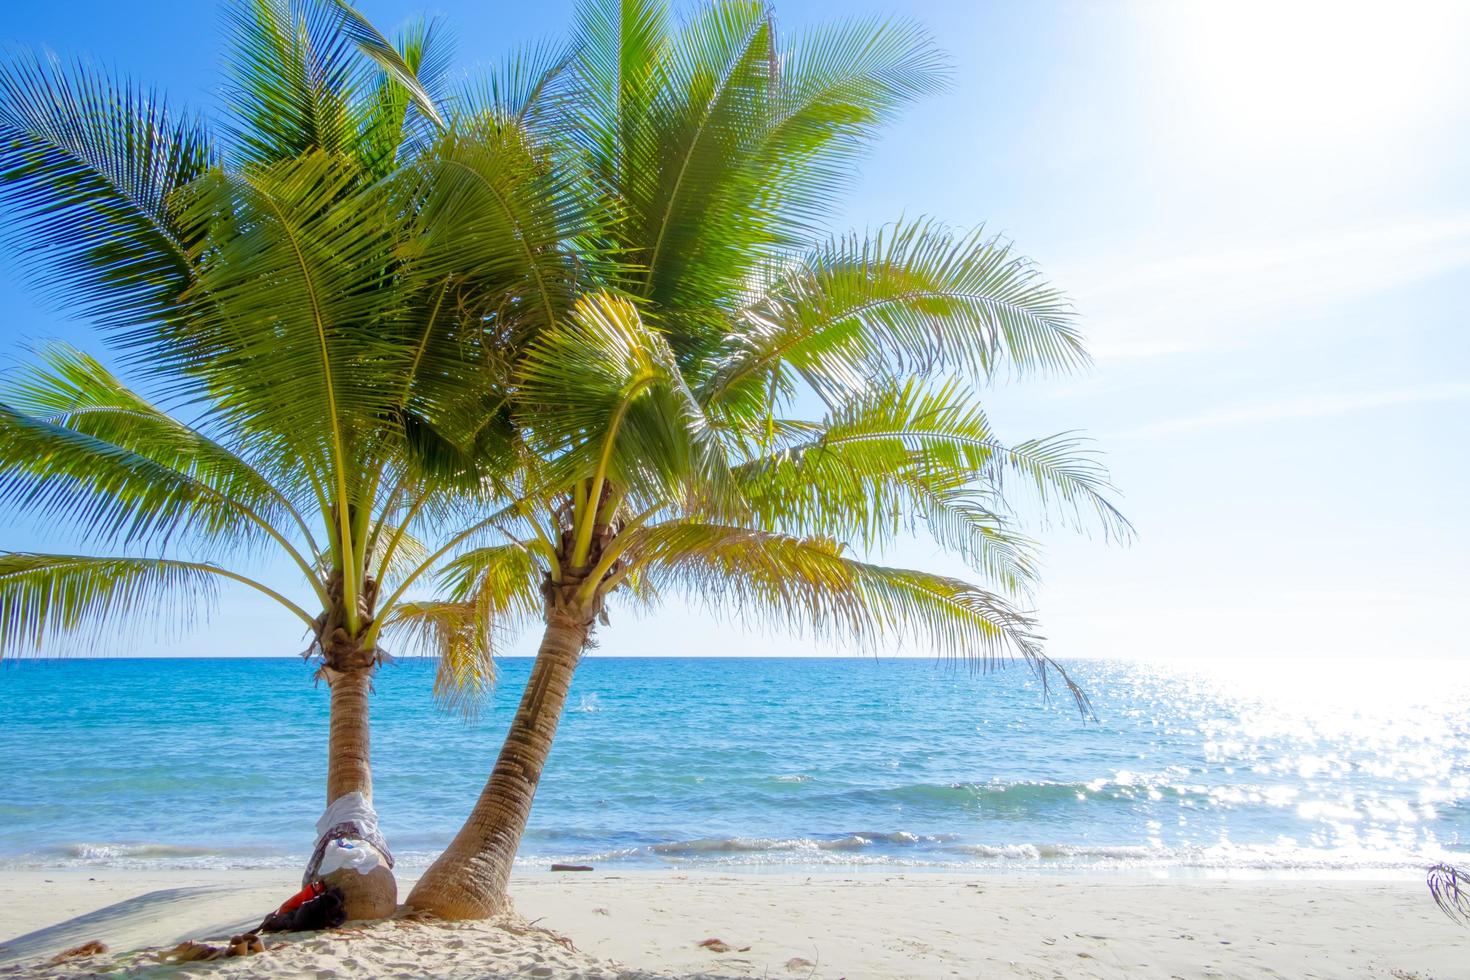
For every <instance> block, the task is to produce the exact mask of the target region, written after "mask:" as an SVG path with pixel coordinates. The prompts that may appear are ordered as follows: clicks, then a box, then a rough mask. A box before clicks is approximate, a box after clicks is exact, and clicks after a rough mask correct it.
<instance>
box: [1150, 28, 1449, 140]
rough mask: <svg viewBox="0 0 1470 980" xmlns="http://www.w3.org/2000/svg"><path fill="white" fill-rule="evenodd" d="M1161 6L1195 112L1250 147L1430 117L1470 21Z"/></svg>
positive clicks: (1361, 135) (1363, 134)
mask: <svg viewBox="0 0 1470 980" xmlns="http://www.w3.org/2000/svg"><path fill="white" fill-rule="evenodd" d="M1153 9H1154V10H1155V12H1156V14H1157V16H1158V17H1159V18H1160V21H1161V23H1162V24H1163V25H1164V41H1165V46H1166V47H1167V48H1168V50H1169V51H1170V52H1171V53H1172V54H1173V56H1174V57H1175V58H1177V59H1178V60H1179V61H1180V62H1181V63H1182V64H1181V66H1180V67H1181V74H1182V75H1183V77H1184V78H1185V79H1186V80H1187V81H1186V92H1187V93H1188V94H1189V95H1190V96H1192V98H1191V100H1190V101H1191V108H1192V110H1199V111H1200V113H1201V115H1202V117H1203V118H1202V119H1201V121H1202V122H1204V123H1205V124H1207V125H1212V126H1219V127H1222V128H1224V129H1225V130H1227V131H1228V134H1229V135H1230V136H1231V137H1232V138H1233V139H1234V140H1236V141H1239V142H1240V143H1241V144H1242V148H1243V149H1247V150H1252V149H1266V148H1272V147H1279V146H1281V145H1283V144H1285V145H1289V144H1292V143H1294V142H1296V141H1298V140H1301V139H1304V138H1305V139H1312V138H1314V137H1316V138H1327V139H1332V140H1334V141H1336V140H1348V141H1352V140H1367V139H1371V138H1376V137H1382V136H1383V135H1384V134H1385V133H1391V132H1394V131H1397V130H1400V129H1403V128H1405V127H1412V126H1414V125H1416V124H1419V123H1422V122H1424V121H1426V120H1428V119H1430V118H1431V117H1432V116H1433V115H1434V109H1435V107H1437V106H1439V105H1442V104H1443V103H1444V101H1445V98H1446V97H1447V95H1448V94H1450V93H1448V92H1446V89H1447V87H1448V82H1447V79H1448V75H1449V72H1450V68H1451V66H1452V63H1453V59H1454V58H1455V57H1456V56H1457V50H1458V49H1459V48H1460V47H1461V46H1462V41H1463V39H1464V38H1465V36H1466V29H1467V26H1470V5H1466V4H1460V3H1451V2H1433V0H1421V2H1409V3H1373V4H1365V3H1329V2H1321V0H1287V2H1260V0H1247V2H1242V3H1179V4H1166V5H1160V6H1159V7H1157V8H1153ZM1222 135H1225V134H1222Z"/></svg>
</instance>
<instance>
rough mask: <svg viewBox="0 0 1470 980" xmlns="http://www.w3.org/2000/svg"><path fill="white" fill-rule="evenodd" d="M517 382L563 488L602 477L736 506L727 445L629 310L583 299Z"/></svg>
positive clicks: (527, 417) (528, 420)
mask: <svg viewBox="0 0 1470 980" xmlns="http://www.w3.org/2000/svg"><path fill="white" fill-rule="evenodd" d="M517 379H518V389H519V390H518V397H519V401H520V403H521V405H522V408H521V411H520V417H521V420H522V422H523V423H524V424H525V425H526V426H527V427H528V430H529V431H530V432H531V433H532V440H533V442H535V443H536V444H537V445H538V446H539V448H540V449H541V451H542V452H543V453H544V454H545V455H546V456H547V457H549V458H554V459H555V464H554V467H555V469H556V470H557V471H558V472H559V473H560V474H561V475H562V476H561V478H562V479H563V480H565V481H567V482H570V481H571V480H573V479H578V478H586V477H589V476H591V475H592V474H593V473H594V471H596V470H598V469H599V468H601V469H603V470H604V471H605V473H606V474H607V475H608V476H609V477H610V478H611V479H613V480H614V481H615V482H616V483H617V484H618V485H620V486H622V487H624V488H627V489H629V490H631V491H632V492H634V493H637V494H640V495H644V496H647V497H650V498H655V499H658V498H667V497H669V496H673V497H675V498H677V499H687V500H690V501H691V502H692V500H693V499H694V497H695V496H698V497H700V498H704V499H707V500H709V501H710V502H711V505H712V506H725V505H729V504H730V502H731V494H732V492H733V486H732V484H731V480H730V475H729V469H728V464H727V460H726V458H725V455H724V451H723V446H722V445H721V444H720V441H719V439H718V437H717V434H716V433H715V432H714V430H713V428H712V427H711V426H710V424H709V421H708V419H706V418H705V416H704V413H703V412H702V410H701V409H700V407H699V405H698V403H697V402H695V400H694V396H693V394H692V392H690V391H689V389H688V388H687V387H686V386H685V385H684V382H683V376H682V374H681V373H680V372H679V370H678V366H677V365H676V364H675V362H674V357H673V352H672V351H671V350H670V349H669V345H668V343H667V341H665V340H664V338H663V337H662V335H660V334H659V333H658V332H657V331H655V330H652V329H650V328H649V327H648V326H647V325H646V324H644V323H643V321H642V319H641V318H640V317H639V314H638V310H637V308H636V307H635V306H634V305H633V304H632V303H631V302H630V301H628V300H626V299H622V298H619V297H616V296H612V295H611V294H607V293H600V294H596V295H593V296H588V297H584V298H583V299H582V300H580V301H579V302H578V303H577V305H576V307H575V309H574V310H573V312H572V315H571V316H570V317H569V318H568V319H566V320H565V321H563V322H562V323H561V324H559V325H558V326H557V327H556V328H555V329H553V330H551V331H549V332H547V333H546V334H544V335H542V336H541V337H540V338H539V339H538V341H537V342H536V343H535V344H534V345H533V346H532V347H531V348H530V349H529V350H528V351H527V353H526V355H525V357H524V358H523V360H522V362H521V364H520V368H519V371H518V374H517Z"/></svg>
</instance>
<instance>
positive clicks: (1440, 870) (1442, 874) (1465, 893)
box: [1427, 864, 1470, 926]
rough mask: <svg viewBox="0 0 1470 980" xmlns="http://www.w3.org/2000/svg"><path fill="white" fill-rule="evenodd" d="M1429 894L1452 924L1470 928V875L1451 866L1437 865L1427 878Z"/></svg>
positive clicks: (1430, 870) (1431, 869)
mask: <svg viewBox="0 0 1470 980" xmlns="http://www.w3.org/2000/svg"><path fill="white" fill-rule="evenodd" d="M1427 878H1428V884H1429V894H1430V895H1431V896H1432V897H1433V898H1434V904H1435V905H1437V906H1439V910H1440V911H1441V912H1443V913H1444V914H1445V915H1447V916H1449V917H1450V921H1451V922H1456V923H1459V924H1460V925H1462V926H1470V874H1466V873H1465V872H1464V871H1461V870H1460V869H1459V868H1456V867H1454V866H1453V865H1449V864H1436V865H1435V866H1434V867H1432V868H1430V869H1429V874H1428V876H1427Z"/></svg>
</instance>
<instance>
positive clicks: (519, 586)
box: [408, 0, 1131, 918]
mask: <svg viewBox="0 0 1470 980" xmlns="http://www.w3.org/2000/svg"><path fill="white" fill-rule="evenodd" d="M572 51H573V54H572V56H571V57H570V58H569V59H567V60H566V61H564V62H562V61H554V63H553V64H552V65H551V66H550V67H549V68H548V69H547V70H546V71H545V72H544V73H543V74H541V75H540V76H538V77H539V79H540V81H539V83H538V84H536V85H534V86H530V87H529V88H528V91H531V92H532V93H533V95H534V97H533V98H532V99H531V100H530V101H529V102H527V103H525V104H523V105H522V106H521V108H520V111H519V117H520V118H530V119H532V120H533V122H532V125H531V129H532V130H533V131H535V133H536V134H537V138H538V140H540V141H541V142H542V143H543V144H544V145H547V146H551V147H554V149H550V150H547V151H545V152H547V153H548V154H549V155H550V156H551V157H553V158H554V159H556V160H557V161H558V167H559V170H560V171H562V172H565V173H576V174H579V175H580V176H579V178H578V179H580V180H583V181H584V182H585V184H586V185H587V186H589V187H590V188H592V191H591V192H590V193H591V195H592V196H594V197H598V198H599V199H600V200H601V201H602V202H603V204H602V211H603V212H604V213H605V214H607V215H611V216H614V217H615V219H616V220H614V221H612V222H609V223H607V224H605V225H604V226H603V227H602V228H601V230H600V232H599V234H597V235H588V236H584V238H585V240H588V241H595V242H597V243H598V244H599V245H600V247H602V249H603V251H602V252H601V253H600V259H601V260H600V261H599V262H598V263H596V266H595V269H594V270H593V272H592V273H591V275H592V276H594V277H595V278H596V280H597V281H598V282H600V283H601V288H599V289H595V290H591V291H589V292H586V293H584V295H583V296H582V297H581V299H580V300H579V301H578V302H577V303H576V305H575V307H574V308H573V309H572V311H571V312H570V314H568V315H563V316H561V317H557V318H550V317H549V318H548V321H547V325H546V326H545V327H544V329H542V330H540V331H539V332H538V333H537V334H536V335H535V336H533V337H529V338H528V339H527V340H526V341H525V344H524V346H523V347H521V348H518V351H517V354H516V356H515V357H514V358H513V361H512V363H511V366H510V369H509V370H508V376H507V389H506V397H507V399H508V403H509V405H510V412H511V415H512V417H513V419H514V423H515V424H516V425H517V426H518V427H519V431H520V433H521V435H522V438H523V440H524V443H525V446H526V453H525V455H524V456H523V457H522V459H521V466H520V468H519V470H518V471H517V473H516V475H515V477H514V478H513V479H512V481H511V482H512V487H511V491H510V497H511V499H510V500H509V501H508V502H507V503H505V504H504V505H503V506H502V507H501V508H500V509H499V510H498V511H497V512H495V513H492V514H491V515H489V516H488V517H486V518H485V519H484V521H483V526H484V527H485V528H486V529H492V530H496V531H498V532H499V533H501V534H502V535H503V536H504V538H503V540H502V541H501V542H497V543H493V544H485V545H483V546H480V547H476V548H473V549H471V550H468V551H464V552H462V553H460V554H459V555H458V556H457V557H456V558H455V559H454V560H453V561H451V562H450V563H449V564H448V565H447V566H446V568H445V569H444V572H443V574H442V583H443V586H444V588H445V589H446V590H447V592H448V595H447V596H446V597H445V598H444V599H442V600H440V601H437V602H432V603H424V604H423V605H422V606H421V608H420V610H419V612H420V614H421V616H422V617H423V620H424V621H425V622H430V621H434V622H437V623H438V624H439V636H440V637H441V638H442V640H443V641H444V642H445V643H446V644H447V643H450V642H462V637H463V636H464V635H465V633H466V632H467V631H473V632H474V633H475V635H476V636H478V637H480V638H482V639H483V640H485V641H488V638H489V637H490V636H491V635H492V631H493V630H494V629H496V628H503V627H513V626H515V625H517V624H519V623H522V622H524V621H526V620H528V619H530V618H532V617H534V616H537V615H539V616H540V618H541V619H543V620H544V624H545V631H544V635H543V638H542V642H541V646H540V649H539V651H538V653H537V656H536V660H535V664H534V666H533V668H532V671H531V675H530V678H529V680H528V681H527V684H526V689H525V692H524V694H523V696H522V698H521V701H520V705H519V707H518V709H517V711H516V714H515V716H514V718H513V720H512V722H511V725H510V729H509V732H508V734H507V736H506V739H505V743H504V746H503V748H502V749H501V752H500V755H499V758H498V759H497V761H496V763H495V767H494V769H493V771H492V773H491V775H490V777H489V780H488V782H487V783H486V785H485V788H484V790H483V792H482V793H481V794H480V797H479V800H478V802H477V803H476V805H475V808H474V810H473V812H472V813H471V815H470V817H469V819H468V820H467V822H466V823H465V825H464V826H463V828H462V829H461V830H460V832H459V833H458V835H457V836H456V837H455V838H454V840H453V842H452V843H451V844H450V846H449V848H448V849H447V850H446V851H445V852H444V854H443V855H442V856H441V857H440V858H439V859H438V860H437V861H435V863H434V864H433V866H431V867H430V868H429V870H428V871H427V873H426V874H425V875H424V876H423V878H422V879H420V881H419V882H418V884H417V885H416V886H415V888H414V889H413V891H412V893H411V894H410V895H409V898H408V904H409V905H410V906H412V907H416V908H421V909H426V910H429V911H432V912H435V913H438V914H439V915H442V916H445V917H449V918H467V917H482V916H485V915H488V914H491V913H493V912H494V911H495V910H497V909H498V908H500V907H501V906H502V905H503V903H504V900H505V895H506V888H507V883H508V880H509V877H510V871H511V865H512V861H513V858H514V856H515V853H516V849H517V846H518V844H519V841H520V838H521V835H522V832H523V831H524V829H525V826H526V821H527V819H528V817H529V814H530V809H531V804H532V800H533V798H534V795H535V790H536V786H537V783H538V781H539V779H540V777H541V774H542V770H543V768H544V765H545V762H546V759H547V755H548V753H549V752H550V749H551V745H552V740H553V737H554V735H555V731H556V727H557V723H558V720H559V718H560V716H561V713H562V709H563V706H564V703H565V699H566V696H567V691H568V688H569V686H570V684H571V680H572V676H573V672H574V671H575V669H576V666H577V664H578V661H579V659H580V657H581V655H582V652H583V650H584V649H585V648H586V646H587V644H588V642H589V640H590V639H591V638H592V636H593V635H594V633H595V631H596V630H597V628H598V626H599V624H601V623H605V622H606V603H607V599H608V597H609V596H610V595H611V594H612V593H614V592H617V591H621V592H622V593H623V594H626V595H628V596H630V597H631V598H633V599H634V600H635V601H640V602H644V603H651V602H653V601H655V600H656V599H657V598H658V597H660V596H662V595H664V594H665V593H668V592H677V593H682V594H684V595H686V596H690V597H693V598H695V599H698V600H702V601H704V602H706V603H707V604H709V605H710V606H711V607H714V608H726V609H731V610H733V611H735V612H736V613H737V614H739V615H742V616H745V617H750V618H753V619H755V620H757V621H766V622H771V623H775V624H780V625H783V626H788V627H792V628H798V629H809V630H812V631H815V632H817V633H821V634H824V635H830V636H834V637H838V638H846V639H850V638H858V639H860V640H868V641H871V642H875V643H876V642H879V641H883V642H893V641H896V640H899V639H902V638H904V637H909V638H913V639H919V640H922V641H923V642H925V643H928V644H930V645H931V647H932V648H933V649H936V650H938V651H939V652H940V653H941V654H944V655H948V656H953V657H957V658H969V660H970V662H971V663H972V664H975V665H978V666H989V665H991V664H993V663H996V662H998V661H1000V660H1002V659H1005V658H1011V657H1019V658H1022V659H1024V660H1025V661H1026V662H1028V663H1029V664H1030V665H1031V666H1032V667H1033V668H1035V669H1036V670H1037V672H1038V673H1039V674H1040V676H1041V677H1042V679H1043V681H1044V682H1045V681H1047V680H1048V678H1049V677H1051V676H1052V675H1053V674H1055V675H1056V676H1058V677H1060V678H1061V680H1062V682H1063V683H1064V684H1065V685H1066V686H1067V687H1068V689H1069V690H1070V691H1071V692H1072V694H1073V695H1074V697H1075V698H1076V699H1077V703H1078V705H1079V707H1080V708H1083V709H1084V710H1085V707H1086V701H1085V697H1084V695H1083V694H1082V692H1081V691H1080V690H1079V689H1077V688H1076V686H1075V685H1073V684H1072V682H1071V681H1070V680H1069V679H1067V677H1066V675H1065V672H1063V671H1061V669H1060V668H1059V667H1057V665H1056V664H1054V663H1053V662H1052V661H1050V660H1049V659H1048V658H1047V657H1046V655H1045V654H1044V652H1043V651H1042V649H1041V647H1040V645H1039V641H1038V638H1037V637H1036V635H1035V632H1034V628H1033V626H1034V624H1033V621H1032V620H1031V618H1030V617H1029V616H1028V615H1027V614H1025V613H1024V612H1023V611H1021V609H1020V608H1018V605H1017V602H1018V601H1021V600H1024V599H1025V597H1026V596H1027V594H1028V590H1029V588H1030V586H1031V585H1032V584H1033V582H1034V580H1035V576H1036V562H1035V556H1034V548H1033V544H1032V542H1031V540H1030V539H1029V538H1027V537H1026V536H1025V535H1024V534H1023V533H1021V532H1020V531H1019V530H1018V528H1017V524H1016V518H1015V516H1014V515H1015V513H1016V511H1017V509H1018V508H1020V507H1023V506H1025V505H1026V504H1028V503H1033V504H1034V503H1039V504H1040V505H1041V511H1042V513H1044V514H1047V515H1051V516H1056V517H1060V518H1063V519H1065V520H1067V521H1068V522H1078V523H1080V522H1081V521H1084V520H1087V521H1089V522H1090V521H1092V520H1094V519H1095V520H1097V521H1098V522H1100V525H1101V527H1102V528H1103V530H1104V531H1105V533H1106V534H1107V535H1109V536H1117V537H1126V536H1127V535H1129V534H1130V533H1131V528H1130V527H1129V526H1128V524H1127V522H1126V521H1125V520H1124V519H1123V518H1122V517H1121V516H1120V515H1119V514H1118V513H1117V511H1116V510H1115V509H1114V507H1113V505H1112V504H1111V503H1110V502H1109V500H1108V495H1109V492H1110V488H1109V486H1108V483H1107V477H1106V473H1105V471H1104V470H1103V469H1102V468H1101V466H1100V465H1099V464H1098V463H1097V461H1096V459H1095V457H1094V456H1093V455H1092V454H1091V453H1090V452H1089V451H1088V450H1087V449H1086V448H1085V447H1083V446H1082V444H1081V443H1080V442H1079V440H1078V439H1076V438H1075V437H1073V436H1069V435H1063V436H1059V437H1053V438H1050V439H1042V440H1036V441H1030V442H1023V443H1019V444H1015V445H1010V444H1007V443H1005V442H1002V441H1001V440H1000V439H999V438H998V437H997V436H996V434H995V433H994V431H993V430H992V428H991V425H990V423H989V421H988V419H987V418H986V416H985V414H984V413H983V412H982V411H981V408H980V405H979V404H978V402H977V400H976V398H975V395H974V390H975V388H976V386H977V385H979V384H980V383H983V382H984V381H985V380H986V379H987V378H989V377H991V376H992V375H993V374H994V373H995V372H996V371H999V370H1003V369H1004V370H1011V371H1014V372H1028V371H1031V370H1035V369H1053V370H1068V369H1072V368H1075V367H1077V366H1079V365H1081V364H1084V363H1085V362H1086V355H1085V352H1084V350H1083V347H1082V344H1081V341H1080V338H1079V335H1078V333H1077V330H1076V327H1075V323H1074V321H1073V319H1072V316H1071V314H1070V312H1069V308H1068V306H1067V304H1066V303H1065V301H1064V299H1063V298H1062V297H1061V295H1060V294H1059V293H1058V292H1057V291H1056V290H1054V289H1052V288H1051V287H1049V286H1048V285H1046V284H1045V283H1044V282H1043V281H1042V280H1041V279H1040V278H1039V277H1038V275H1037V273H1036V272H1035V271H1034V269H1033V268H1032V267H1031V266H1030V265H1029V264H1028V263H1027V262H1026V261H1024V260H1022V259H1020V258H1017V257H1016V256H1015V255H1013V254H1012V252H1011V250H1010V248H1009V246H1008V244H1007V243H1005V242H1003V241H1000V240H998V239H996V238H993V237H989V236H987V235H985V234H984V233H983V232H982V231H975V232H972V233H969V234H961V235H956V234H953V233H952V232H950V231H948V230H947V229H945V228H944V227H943V226H941V225H939V224H936V223H932V222H924V221H919V222H905V223H899V224H897V225H894V226H891V227H889V228H886V229H884V230H882V231H880V232H878V233H876V234H874V235H869V236H864V235H850V236H845V237H839V238H836V239H833V240H830V241H827V242H825V243H819V244H815V245H813V244H811V241H812V238H813V232H812V227H813V224H814V222H815V221H816V220H818V219H819V218H820V217H821V216H822V215H823V213H824V205H825V204H826V202H828V201H830V200H831V199H832V197H833V196H834V193H835V191H836V190H837V189H838V188H839V187H840V185H841V183H842V178H844V177H845V176H846V174H847V172H848V169H849V168H848V166H847V164H848V162H849V161H850V159H851V158H852V156H853V154H854V152H855V151H857V150H858V149H860V148H861V147H862V146H863V145H864V144H865V143H866V142H867V141H868V140H869V139H870V138H871V137H872V135H873V133H874V131H875V129H876V128H877V127H878V126H879V125H880V124H881V123H883V122H884V121H885V120H887V119H888V118H889V117H890V116H891V115H892V114H893V112H894V111H895V110H896V109H897V108H899V107H900V106H902V105H903V104H904V103H906V102H908V101H909V100H911V99H912V98H914V97H916V96H918V95H921V94H923V93H925V92H927V91H929V90H932V89H933V88H935V87H936V86H937V85H938V84H939V83H940V82H941V80H942V69H943V65H942V61H941V59H940V58H939V56H938V55H937V53H936V52H935V50H934V48H933V46H932V44H931V42H930V41H929V40H928V38H927V37H926V36H925V35H924V33H923V32H922V31H920V30H918V29H916V28H914V27H912V26H909V25H903V24H894V23H865V22H851V23H848V24H846V25H843V26H841V27H838V28H835V29H825V30H819V31H816V32H813V33H811V34H809V35H806V36H804V37H802V38H799V39H798V40H796V41H795V42H794V43H790V44H787V43H782V42H781V41H780V40H779V39H778V38H777V36H776V32H775V28H774V24H773V21H772V18H771V15H770V11H769V10H768V9H767V8H766V7H765V5H764V4H762V3H759V2H750V0H716V2H714V3H712V4H710V5H709V6H707V7H706V8H704V9H703V10H701V11H699V12H698V13H697V14H696V15H695V16H694V17H693V18H692V19H691V20H690V21H689V22H688V23H687V25H685V26H684V27H682V28H681V29H678V30H673V29H671V28H670V27H669V26H668V25H667V23H666V20H665V13H664V5H663V4H662V3H661V2H659V0H588V2H586V3H584V4H583V5H582V7H581V9H580V12H579V20H578V25H577V28H576V31H575V35H574V38H573V45H572ZM537 106H542V107H549V108H547V109H546V111H544V112H542V111H540V109H537V108H535V107H537ZM538 117H539V118H538ZM609 256H611V257H612V258H609ZM1027 498H1029V500H1028V499H1027ZM920 528H922V529H924V530H926V531H927V532H928V533H930V534H931V535H932V536H933V537H934V539H935V540H936V541H938V542H939V543H940V544H941V545H943V546H944V547H946V548H948V549H950V550H952V551H954V552H957V553H958V554H960V555H962V556H963V557H964V558H966V559H967V560H968V561H969V563H970V565H971V566H972V567H973V568H974V569H975V570H976V571H977V572H979V573H980V574H982V575H983V576H984V578H985V579H986V580H987V582H988V583H989V588H982V587H980V586H977V585H974V584H971V583H968V582H965V581H962V580H959V579H956V578H953V577H949V576H945V575H940V574H934V573H929V572H924V571H919V570H912V569H901V568H891V567H886V566H884V565H881V564H878V563H876V562H874V561H871V560H869V555H870V554H871V553H873V552H876V551H879V550H881V548H882V546H883V545H884V544H885V543H886V542H888V541H890V540H892V539H893V538H894V537H895V535H897V534H898V533H899V532H901V531H904V530H906V529H908V530H917V529H920Z"/></svg>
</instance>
